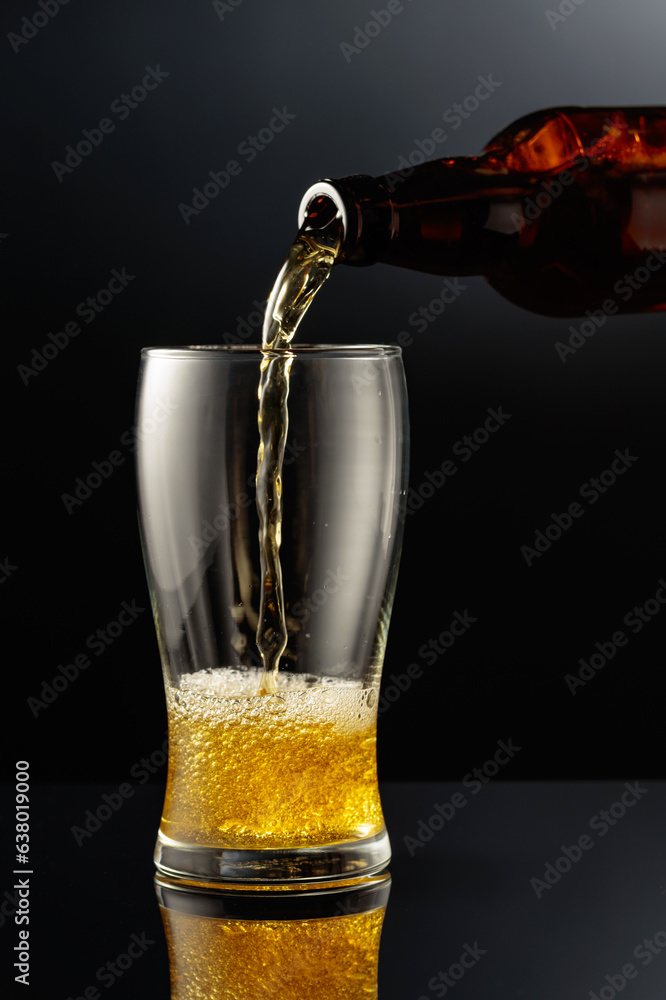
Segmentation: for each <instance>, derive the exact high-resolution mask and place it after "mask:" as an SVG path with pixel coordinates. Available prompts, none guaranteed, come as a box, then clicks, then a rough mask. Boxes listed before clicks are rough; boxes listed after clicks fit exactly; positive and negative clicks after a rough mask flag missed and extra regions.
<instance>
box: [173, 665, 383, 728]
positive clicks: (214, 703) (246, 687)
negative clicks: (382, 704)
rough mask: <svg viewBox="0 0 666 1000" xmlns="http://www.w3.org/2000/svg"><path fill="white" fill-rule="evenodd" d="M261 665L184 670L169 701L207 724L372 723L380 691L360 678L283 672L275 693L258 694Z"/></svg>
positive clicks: (342, 725)
mask: <svg viewBox="0 0 666 1000" xmlns="http://www.w3.org/2000/svg"><path fill="white" fill-rule="evenodd" d="M261 677H262V671H261V669H260V668H256V667H253V668H249V669H246V670H239V669H238V668H236V667H217V668H216V669H214V670H198V671H196V672H195V673H193V674H183V675H182V676H181V678H180V685H181V686H180V688H170V690H169V696H168V699H167V700H168V703H169V705H170V707H171V708H172V709H173V710H174V711H175V712H177V713H178V714H179V715H184V716H188V717H190V718H195V717H198V718H200V719H202V720H204V719H205V720H206V722H207V724H208V725H219V724H222V725H234V724H238V723H242V722H246V723H252V724H255V725H256V723H257V721H258V720H259V719H261V722H262V725H264V726H268V727H272V726H276V725H277V726H279V727H280V728H284V727H285V726H290V727H294V726H296V727H297V728H298V726H300V725H332V726H333V727H334V728H335V730H337V731H338V732H353V731H359V730H360V729H365V728H367V727H368V726H371V725H374V724H375V721H376V713H377V695H378V692H377V691H376V690H375V688H374V687H372V688H364V687H363V682H362V681H360V680H348V679H346V678H341V677H330V676H327V677H317V676H315V675H313V674H293V673H288V672H285V671H283V670H281V671H280V672H279V674H278V688H277V691H276V692H275V694H271V695H266V694H262V695H260V694H258V691H259V686H260V683H261Z"/></svg>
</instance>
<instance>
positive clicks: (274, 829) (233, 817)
mask: <svg viewBox="0 0 666 1000" xmlns="http://www.w3.org/2000/svg"><path fill="white" fill-rule="evenodd" d="M260 678H261V671H260V670H258V669H255V668H252V669H244V670H238V669H232V668H219V669H216V670H212V671H198V672H196V673H193V674H184V675H183V676H182V677H181V681H180V683H181V686H180V687H179V688H175V687H171V686H169V687H167V708H168V715H169V773H168V779H167V790H166V797H165V804H164V813H163V817H162V823H161V827H160V832H161V837H162V839H163V841H164V838H167V840H168V842H169V843H171V844H186V845H197V846H201V847H220V848H229V849H252V848H254V849H264V848H273V849H275V848H278V849H280V848H298V847H318V846H323V845H332V844H336V843H340V842H345V841H354V840H358V839H361V838H368V837H372V836H374V835H375V834H378V833H380V832H381V831H382V830H383V829H384V820H383V816H382V809H381V803H380V799H379V792H378V788H377V767H376V749H375V747H376V726H377V691H376V689H375V688H374V687H370V688H368V687H365V688H364V687H363V686H362V684H361V682H360V681H358V682H355V681H344V680H341V679H335V680H331V679H328V680H327V679H322V678H315V677H310V676H307V675H302V674H300V675H299V674H290V673H287V672H285V671H280V672H279V675H278V688H277V692H276V693H275V694H273V695H270V696H266V695H258V694H257V692H258V690H259V681H260Z"/></svg>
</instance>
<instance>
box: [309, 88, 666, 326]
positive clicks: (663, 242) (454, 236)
mask: <svg viewBox="0 0 666 1000" xmlns="http://www.w3.org/2000/svg"><path fill="white" fill-rule="evenodd" d="M419 155H421V154H419ZM335 216H337V219H338V224H339V220H340V217H341V218H342V226H343V234H344V238H343V243H342V247H341V250H340V253H339V255H338V260H339V261H340V262H343V263H346V264H372V263H375V262H378V261H381V262H382V263H385V264H394V265H397V266H398V267H408V268H414V269H416V270H418V271H426V272H429V273H432V274H441V275H451V276H455V275H472V274H477V275H484V276H485V277H486V279H487V280H488V281H489V283H490V284H491V285H492V286H493V287H494V288H495V289H497V291H498V292H500V293H501V294H502V295H504V296H505V298H507V299H509V300H510V301H512V302H514V303H516V304H517V305H520V306H522V307H524V308H526V309H530V310H532V311H534V312H538V313H543V314H545V315H549V316H577V315H582V314H583V313H584V312H585V311H586V310H590V309H592V310H594V309H601V310H603V311H604V312H605V313H606V314H608V315H611V314H612V313H616V312H617V313H621V312H640V311H648V310H658V309H664V308H666V109H664V108H622V109H617V108H608V107H601V108H582V107H563V108H551V109H549V110H546V111H539V112H536V113H534V114H530V115H527V116H526V117H524V118H521V119H519V120H518V121H517V122H515V123H514V124H513V125H510V126H509V127H508V128H506V129H504V130H503V131H502V132H500V133H499V135H497V136H496V137H495V138H494V139H492V140H491V142H490V143H489V144H488V145H487V146H486V148H485V150H484V152H483V153H482V154H481V155H480V156H461V157H454V158H449V159H441V160H433V161H431V162H426V163H419V164H417V165H415V166H413V167H408V168H406V169H402V170H397V171H395V172H394V173H390V174H385V175H384V176H382V177H375V178H373V177H367V176H362V175H357V176H350V177H345V178H343V179H341V180H326V181H321V182H319V183H318V184H315V185H313V186H312V187H311V188H310V189H309V190H308V191H307V192H306V194H305V196H304V198H303V200H302V202H301V207H300V222H301V223H302V224H305V225H306V226H307V225H308V224H309V225H311V226H312V227H313V228H317V229H321V228H322V227H323V228H324V229H325V227H326V224H327V223H330V222H332V220H333V218H334V217H335Z"/></svg>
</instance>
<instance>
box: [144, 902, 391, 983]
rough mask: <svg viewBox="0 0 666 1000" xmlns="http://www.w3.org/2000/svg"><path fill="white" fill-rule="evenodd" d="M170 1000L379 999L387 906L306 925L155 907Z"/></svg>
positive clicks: (310, 921) (314, 920) (290, 921)
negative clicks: (164, 950) (164, 944)
mask: <svg viewBox="0 0 666 1000" xmlns="http://www.w3.org/2000/svg"><path fill="white" fill-rule="evenodd" d="M161 911H162V919H163V921H164V928H165V932H166V938H167V946H168V950H169V966H170V970H171V1000H202V998H204V997H205V998H206V1000H239V998H241V997H242V998H243V1000H265V998H266V997H279V998H280V1000H304V998H305V997H308V998H309V997H316V998H317V1000H361V998H367V1000H371V998H375V997H376V996H377V966H378V954H379V939H380V935H381V929H382V922H383V919H384V911H385V906H383V907H380V908H378V909H374V910H370V911H368V912H365V913H349V914H342V915H340V916H332V917H324V918H318V919H311V920H256V919H255V920H247V919H233V918H226V917H223V918H216V917H211V916H200V915H198V914H196V913H183V912H179V911H178V910H174V909H168V908H166V907H164V906H163V907H161Z"/></svg>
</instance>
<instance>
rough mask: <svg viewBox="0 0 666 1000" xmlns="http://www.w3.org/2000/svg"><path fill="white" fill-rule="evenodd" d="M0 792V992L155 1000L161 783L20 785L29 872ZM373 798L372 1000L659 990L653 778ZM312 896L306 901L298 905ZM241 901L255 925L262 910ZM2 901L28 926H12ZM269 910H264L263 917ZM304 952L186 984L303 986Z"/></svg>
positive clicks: (484, 786) (660, 846)
mask: <svg viewBox="0 0 666 1000" xmlns="http://www.w3.org/2000/svg"><path fill="white" fill-rule="evenodd" d="M2 791H3V815H4V816H5V817H9V818H10V822H9V824H3V826H4V827H5V829H4V830H3V833H2V841H3V859H4V860H3V869H4V871H3V885H2V889H1V893H2V903H1V905H0V942H1V943H2V959H3V960H2V967H3V974H2V975H3V984H2V993H3V996H8V995H9V996H13V995H17V996H32V997H33V998H34V997H36V998H38V1000H41V998H45V1000H46V998H47V997H49V998H62V1000H66V998H71V1000H76V998H79V997H84V998H86V1000H96V998H97V997H105V996H107V994H108V993H109V991H112V992H111V993H110V995H111V996H112V997H113V998H114V1000H115V998H118V1000H121V998H123V997H130V998H134V997H136V998H139V997H147V996H150V997H151V998H165V1000H166V998H168V997H169V996H170V995H171V994H170V977H169V955H168V952H167V943H166V938H165V932H164V926H163V922H162V919H161V915H160V909H159V906H158V899H157V894H156V886H155V883H154V879H153V876H154V869H153V865H152V850H153V845H154V840H155V834H156V830H157V825H158V821H159V815H160V809H161V804H162V803H161V800H162V789H161V787H160V786H157V785H151V784H145V785H143V786H141V785H138V784H134V785H125V786H123V787H121V788H120V789H119V787H118V786H109V785H99V786H97V785H86V786H83V785H62V786H57V787H54V786H42V787H40V786H33V788H32V790H31V802H30V806H31V820H30V825H31V833H30V838H31V839H30V855H29V863H28V864H27V865H26V864H20V863H19V862H18V861H17V862H13V861H12V858H13V857H17V856H18V855H16V854H13V853H12V852H13V851H14V850H15V849H14V847H13V842H14V830H13V826H12V822H13V812H14V807H13V796H14V789H13V788H10V787H7V786H4V787H3V790H2ZM382 800H383V803H384V811H385V816H386V821H387V825H388V828H389V832H390V835H391V841H392V845H393V861H392V864H391V866H390V874H391V883H390V895H389V898H388V905H387V908H386V915H385V920H384V925H383V930H382V934H381V944H380V949H379V978H378V983H379V986H378V995H379V997H380V998H382V1000H393V998H396V1000H397V998H400V1000H402V998H414V1000H424V998H425V1000H432V998H438V997H445V996H449V995H453V996H454V997H455V998H456V1000H464V998H466V997H469V998H471V997H473V998H480V997H484V998H485V997H493V998H523V997H524V998H530V1000H531V998H535V997H538V998H540V1000H550V998H553V1000H564V998H567V1000H569V998H577V997H580V998H581V1000H595V998H596V1000H612V998H613V997H615V996H616V995H619V994H624V996H626V998H627V1000H663V997H664V996H666V872H665V870H664V868H665V865H666V852H665V850H664V839H665V831H666V783H664V782H656V781H650V780H646V781H642V780H637V779H635V778H633V777H632V778H631V779H626V780H625V779H621V780H618V781H613V782H583V783H564V782H562V783H558V782H555V783H508V782H502V781H499V780H497V781H492V780H491V781H489V780H488V779H487V778H484V782H483V783H482V782H481V781H479V780H476V779H475V778H474V777H473V776H470V777H468V779H466V780H465V781H464V782H463V783H450V784H448V783H438V784H431V783H428V784H426V783H414V784H386V785H383V786H382ZM8 827H9V828H8ZM12 864H14V868H15V870H16V871H17V872H19V873H18V874H15V875H13V874H12V871H14V869H12V868H11V865H12ZM15 886H21V887H23V889H22V891H20V892H19V889H18V888H14V887H15ZM25 889H27V890H29V891H28V893H26V891H25ZM382 891H383V892H384V896H383V897H382V899H380V900H379V902H381V901H382V900H383V899H384V898H385V895H386V889H384V890H382ZM308 896H309V897H310V900H311V894H308ZM361 896H362V894H361V895H359V894H358V893H357V894H356V897H354V899H353V900H352V902H351V903H350V902H349V899H350V898H351V897H346V898H347V900H348V901H347V903H345V902H344V900H343V901H342V903H341V904H340V905H339V907H338V909H337V910H335V911H332V910H331V908H330V906H329V916H330V914H331V912H333V913H335V912H337V913H338V914H340V915H345V914H350V913H357V912H359V911H360V910H362V909H363V905H364V904H363V903H362V902H359V899H360V898H361ZM302 897H303V899H304V900H305V898H306V896H305V894H302ZM178 898H180V897H178ZM162 901H163V902H164V899H163V900H162ZM167 903H168V900H167ZM233 905H234V906H235V905H236V904H235V903H234V904H233ZM239 905H240V904H239ZM322 905H324V909H325V908H326V906H328V904H321V897H320V898H319V900H315V902H314V903H312V901H310V903H308V904H307V905H306V906H305V911H304V915H305V916H310V917H312V915H313V909H312V907H313V906H315V908H316V907H317V906H319V907H320V908H321V906H322ZM373 905H374V904H373ZM252 906H253V907H254V909H253V912H252V914H250V917H251V919H253V920H255V919H259V918H261V917H262V914H261V913H260V912H259V911H260V909H261V906H260V905H259V904H257V903H256V902H253V903H252ZM16 907H18V912H19V913H23V914H26V913H27V916H28V918H29V922H28V921H27V920H23V922H22V923H20V924H17V923H16V922H15V917H16V914H15V912H14V911H15V908H16ZM308 907H309V909H308ZM186 908H187V907H185V909H186ZM226 912H227V915H229V912H230V911H229V910H228V908H227V911H226ZM318 912H319V911H318ZM276 913H277V911H276V909H275V904H273V909H272V911H271V913H268V914H267V918H269V919H274V918H275V917H276ZM321 913H322V915H323V913H324V911H323V910H322V911H321ZM246 915H247V914H246ZM315 915H316V914H315ZM277 916H278V919H284V918H285V915H284V914H282V917H281V918H280V916H279V914H278V915H277ZM21 930H24V931H25V930H27V931H28V932H29V936H28V938H27V940H28V942H29V954H30V961H29V966H30V971H29V983H30V987H31V990H32V992H30V991H29V990H25V988H24V986H23V984H18V983H16V982H15V981H14V975H15V973H12V972H11V971H10V966H11V964H12V963H13V962H14V961H15V960H16V958H15V957H14V958H10V955H12V954H14V956H15V955H16V951H15V949H16V948H17V946H19V944H21V942H25V940H26V938H25V936H24V937H23V938H19V931H21ZM348 937H349V938H350V939H351V937H353V935H348ZM21 947H24V945H23V944H21ZM308 947H310V946H308ZM304 955H305V958H304V957H303V956H304ZM308 955H310V956H311V957H312V961H313V962H314V961H315V956H314V952H312V951H310V952H309V951H308V950H307V948H306V950H305V951H303V950H302V949H301V950H300V951H299V950H298V948H295V949H294V950H293V951H290V950H289V949H283V950H282V951H281V952H280V956H281V957H280V963H281V964H282V966H283V968H282V972H281V978H280V977H278V978H277V979H273V980H271V982H274V983H275V984H277V985H275V988H274V989H273V988H271V987H270V986H268V987H266V986H265V987H262V986H261V984H260V983H258V980H257V974H256V970H255V971H254V972H253V971H252V970H251V969H250V968H249V966H248V969H247V976H248V979H247V983H245V984H241V985H240V986H237V987H236V992H234V993H233V994H231V993H229V994H228V993H226V992H222V991H221V992H219V993H218V992H210V989H211V988H210V986H209V987H207V989H208V992H207V993H193V994H192V995H193V996H194V995H196V996H200V995H201V996H204V995H207V996H211V997H217V996H220V997H227V996H232V995H233V996H234V997H238V996H242V997H246V998H248V1000H249V998H253V997H255V996H269V995H275V996H300V995H302V996H303V997H306V996H307V997H309V996H312V995H313V987H312V980H311V979H309V978H308V968H307V965H308V961H309V959H308ZM24 957H25V953H24ZM292 961H293V963H294V968H293V969H291V970H290V969H289V968H288V965H289V963H290V962H292ZM346 961H347V958H346V957H345V956H341V962H342V963H343V964H344V963H345V962H346ZM296 966H298V968H296ZM299 969H300V972H299ZM300 974H302V976H303V983H304V986H303V991H302V993H301V992H299V988H298V975H300ZM287 980H289V983H290V985H289V987H288V988H287V987H285V986H284V983H285V982H287ZM216 981H217V982H219V979H218V980H216ZM281 983H282V984H283V985H280V984H281ZM294 983H295V984H296V985H294ZM5 985H6V986H7V987H8V992H7V991H6V989H5ZM219 988H220V990H222V987H221V986H220V987H219ZM184 995H185V994H184ZM321 995H322V996H323V995H324V988H323V987H322V991H321ZM326 995H336V996H337V995H338V994H336V993H331V994H326ZM340 995H342V994H340ZM345 995H346V994H345ZM349 995H350V996H351V995H354V996H360V995H363V996H368V995H371V994H368V993H367V992H365V993H361V992H356V993H354V992H351V993H349Z"/></svg>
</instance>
